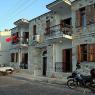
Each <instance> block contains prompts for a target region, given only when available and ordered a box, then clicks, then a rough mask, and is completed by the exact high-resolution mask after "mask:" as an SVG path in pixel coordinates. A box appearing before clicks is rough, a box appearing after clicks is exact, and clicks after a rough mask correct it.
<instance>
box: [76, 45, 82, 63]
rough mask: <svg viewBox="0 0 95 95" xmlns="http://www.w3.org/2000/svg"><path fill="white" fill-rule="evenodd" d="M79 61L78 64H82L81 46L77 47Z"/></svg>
mask: <svg viewBox="0 0 95 95" xmlns="http://www.w3.org/2000/svg"><path fill="white" fill-rule="evenodd" d="M77 60H78V63H80V62H81V48H80V45H78V46H77Z"/></svg>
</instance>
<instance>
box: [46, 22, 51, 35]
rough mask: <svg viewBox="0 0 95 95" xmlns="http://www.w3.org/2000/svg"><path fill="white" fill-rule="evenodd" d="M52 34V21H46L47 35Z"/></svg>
mask: <svg viewBox="0 0 95 95" xmlns="http://www.w3.org/2000/svg"><path fill="white" fill-rule="evenodd" d="M49 32H50V20H47V21H46V33H49Z"/></svg>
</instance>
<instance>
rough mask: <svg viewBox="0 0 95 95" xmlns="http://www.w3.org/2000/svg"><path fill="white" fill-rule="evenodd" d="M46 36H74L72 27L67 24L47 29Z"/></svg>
mask: <svg viewBox="0 0 95 95" xmlns="http://www.w3.org/2000/svg"><path fill="white" fill-rule="evenodd" d="M44 34H45V36H49V37H50V36H58V34H65V35H69V36H72V26H71V25H67V24H65V25H64V26H63V25H62V24H58V25H54V26H51V27H48V28H46V29H45V33H44Z"/></svg>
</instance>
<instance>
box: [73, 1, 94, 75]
mask: <svg viewBox="0 0 95 95" xmlns="http://www.w3.org/2000/svg"><path fill="white" fill-rule="evenodd" d="M72 26H73V53H72V55H73V56H72V57H73V64H74V67H73V68H75V65H76V63H78V64H80V65H81V67H82V72H84V73H86V74H89V72H90V69H91V68H94V67H95V0H75V1H74V2H73V3H72Z"/></svg>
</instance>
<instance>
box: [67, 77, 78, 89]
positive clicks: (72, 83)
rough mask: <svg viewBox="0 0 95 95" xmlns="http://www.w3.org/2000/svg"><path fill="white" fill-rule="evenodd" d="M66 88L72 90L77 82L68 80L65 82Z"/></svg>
mask: <svg viewBox="0 0 95 95" xmlns="http://www.w3.org/2000/svg"><path fill="white" fill-rule="evenodd" d="M67 86H68V87H69V88H72V89H74V88H76V87H77V82H76V81H74V79H69V80H68V81H67Z"/></svg>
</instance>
